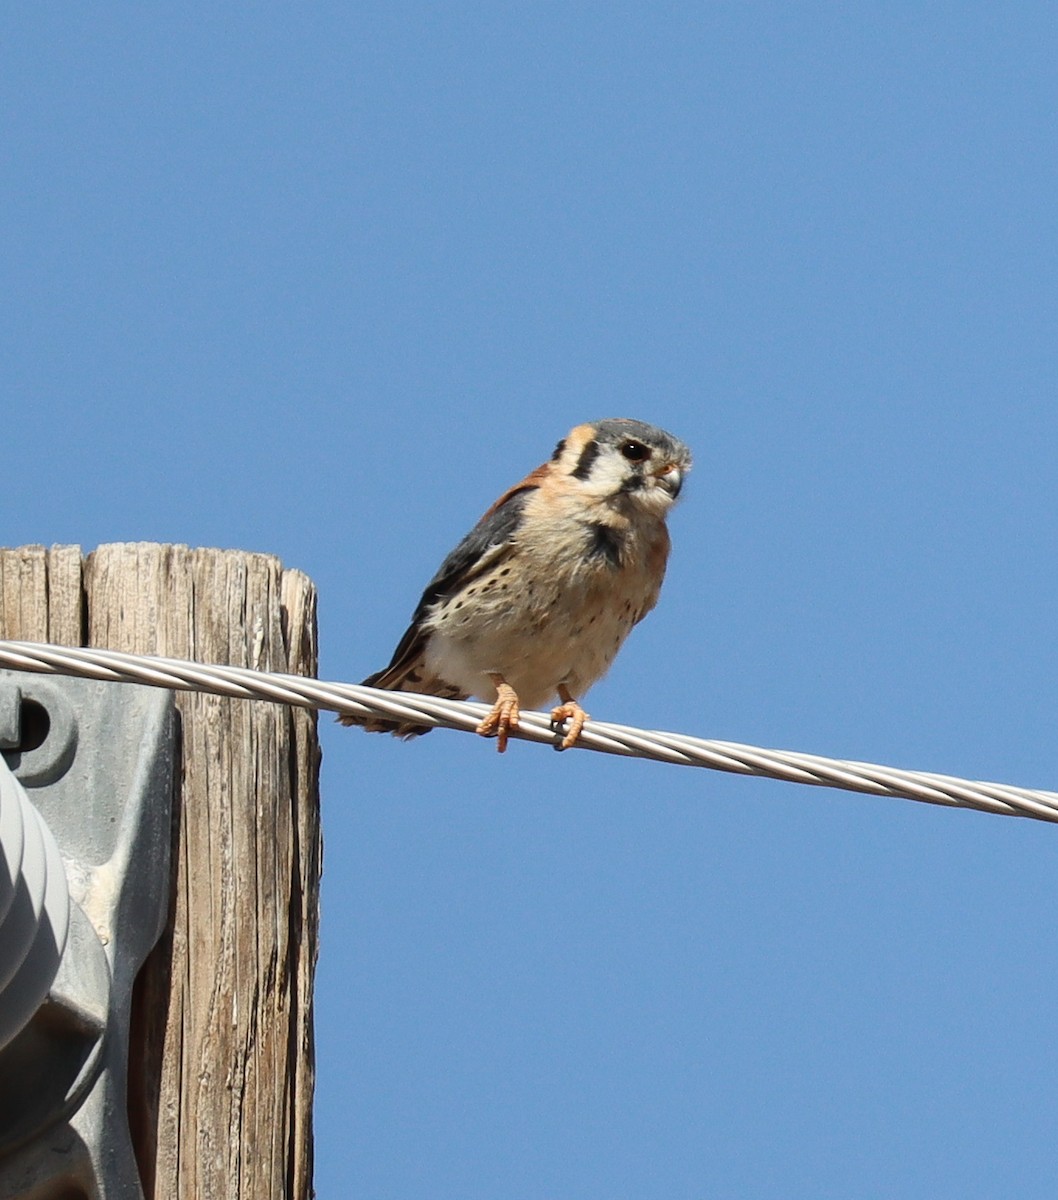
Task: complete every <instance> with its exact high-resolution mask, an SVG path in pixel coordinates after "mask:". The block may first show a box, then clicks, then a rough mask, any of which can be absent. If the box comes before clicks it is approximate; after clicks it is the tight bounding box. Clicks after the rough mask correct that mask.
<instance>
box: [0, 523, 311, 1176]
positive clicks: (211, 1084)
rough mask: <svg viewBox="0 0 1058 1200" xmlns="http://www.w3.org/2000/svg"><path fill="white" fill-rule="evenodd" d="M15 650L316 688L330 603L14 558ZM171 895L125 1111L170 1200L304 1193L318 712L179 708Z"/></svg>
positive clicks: (194, 575) (200, 580)
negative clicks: (217, 670) (142, 657)
mask: <svg viewBox="0 0 1058 1200" xmlns="http://www.w3.org/2000/svg"><path fill="white" fill-rule="evenodd" d="M0 621H2V625H0V630H2V633H3V636H5V637H12V638H15V637H17V638H26V639H30V640H41V641H43V640H51V641H56V642H62V643H63V644H74V645H76V644H85V645H90V646H100V647H106V648H109V649H115V650H126V651H132V652H139V653H155V654H164V655H170V656H172V657H177V658H193V659H198V660H199V661H203V662H220V663H232V664H235V665H238V666H247V667H254V668H260V669H263V670H277V671H290V672H294V673H297V674H305V675H315V673H316V666H317V658H316V653H317V646H316V593H315V588H314V587H313V585H312V583H311V581H310V580H309V579H307V578H306V577H305V576H304V575H302V574H301V573H300V572H297V571H285V570H284V569H283V568H282V565H281V564H280V563H279V561H278V560H277V559H275V558H273V557H271V556H269V555H265V554H251V553H244V552H241V551H222V550H209V549H204V550H203V549H188V548H187V547H186V546H161V545H154V544H150V543H135V544H117V545H108V546H101V547H100V548H99V549H98V550H95V551H94V552H93V553H91V554H90V555H89V556H88V557H87V559H86V560H85V561H84V564H83V570H82V563H81V557H80V552H79V551H78V550H77V548H76V547H60V548H56V549H54V550H52V551H45V550H43V548H41V547H23V548H22V549H19V550H5V551H0ZM176 702H177V706H178V709H179V712H180V717H181V727H182V769H181V779H180V780H179V781H178V793H179V794H178V797H177V804H176V817H175V820H176V827H175V829H174V863H173V893H172V896H173V900H172V910H171V915H170V921H169V924H168V927H167V930H166V934H165V935H164V937H163V939H162V942H161V943H160V945H159V946H158V948H157V949H156V950H155V952H154V953H153V954H152V956H151V958H150V959H149V960H148V963H147V965H146V966H145V968H144V970H143V972H142V973H141V978H140V980H139V981H138V984H137V996H136V1004H135V1008H136V1011H135V1014H134V1026H133V1036H134V1039H135V1044H136V1047H137V1048H136V1049H134V1052H133V1062H132V1064H131V1065H132V1068H133V1070H132V1072H131V1079H130V1110H131V1115H132V1118H133V1124H134V1132H135V1137H136V1140H137V1143H138V1154H139V1158H140V1163H141V1171H142V1173H143V1175H144V1183H145V1191H146V1193H147V1195H148V1196H153V1197H156V1198H157V1200H162V1198H163V1197H164V1198H165V1200H170V1198H177V1197H181V1198H182V1197H187V1198H188V1200H190V1198H192V1197H194V1198H209V1197H218V1198H224V1200H237V1198H239V1197H242V1198H244V1200H250V1198H252V1200H258V1198H263V1197H291V1198H298V1200H300V1198H302V1197H308V1196H309V1195H311V1191H312V1119H311V1113H312V1107H311V1106H312V1092H313V1083H314V1058H313V1038H312V982H313V973H314V968H315V961H316V951H317V932H318V898H319V874H320V832H319V796H318V773H319V761H320V755H319V745H318V741H317V738H316V722H315V714H313V713H310V712H307V711H305V710H302V709H291V708H287V707H285V706H282V705H277V704H268V703H264V702H260V701H245V700H227V699H222V698H220V697H216V696H205V695H199V694H194V693H184V692H181V693H177V700H176Z"/></svg>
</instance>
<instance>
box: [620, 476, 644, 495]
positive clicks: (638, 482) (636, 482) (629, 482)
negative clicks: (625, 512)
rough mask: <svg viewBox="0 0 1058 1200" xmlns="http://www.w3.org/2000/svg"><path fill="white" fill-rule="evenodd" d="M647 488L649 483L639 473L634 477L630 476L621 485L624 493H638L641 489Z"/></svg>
mask: <svg viewBox="0 0 1058 1200" xmlns="http://www.w3.org/2000/svg"><path fill="white" fill-rule="evenodd" d="M646 486H647V481H646V479H645V478H644V476H643V475H641V474H640V473H639V472H638V471H637V472H636V473H635V474H634V475H629V476H628V478H627V479H626V480H625V481H624V483H622V484H621V491H622V492H638V491H639V489H640V488H644V487H646Z"/></svg>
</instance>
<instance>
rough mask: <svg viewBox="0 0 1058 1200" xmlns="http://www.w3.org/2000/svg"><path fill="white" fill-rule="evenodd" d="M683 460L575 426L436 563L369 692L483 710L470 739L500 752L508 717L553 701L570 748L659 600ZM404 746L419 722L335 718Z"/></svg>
mask: <svg viewBox="0 0 1058 1200" xmlns="http://www.w3.org/2000/svg"><path fill="white" fill-rule="evenodd" d="M690 465H691V455H690V451H689V450H688V449H687V447H686V446H685V445H684V444H683V443H682V442H680V441H678V440H677V439H676V438H674V437H673V436H672V435H671V434H669V433H665V431H664V430H662V429H656V428H655V427H654V426H653V425H645V424H643V422H641V421H632V420H627V419H625V418H611V419H609V420H605V421H596V422H595V423H593V424H589V425H578V426H577V427H576V428H575V429H574V430H572V431H571V432H570V433H569V434H567V435H566V437H564V438H563V439H562V441H560V442H559V443H558V445H557V446H556V447H555V452H554V454H552V456H551V459H550V461H549V462H546V463H544V464H543V466H540V467H537V468H536V470H535V471H532V472H531V473H530V474H528V475H527V476H526V477H525V479H523V480H522V482H521V483H519V484H516V485H515V486H514V487H512V488H510V489H509V490H508V491H506V492H504V493H503V495H502V496H501V497H500V498H499V499H498V500H497V501H496V503H495V504H493V506H492V507H491V508H490V509H489V510H488V511H487V512H486V513H485V515H484V516H483V517H482V518H481V520H480V521H479V522H478V523H477V525H475V526H474V528H473V529H472V530H471V531H470V533H468V534H467V536H466V537H465V538H464V539H463V540H462V541H461V542H460V543H459V545H458V546H456V548H455V549H454V550H453V551H452V553H451V554H449V556H448V557H447V558H446V559H445V560H444V562H443V563H442V564H441V567H440V569H439V570H438V572H437V574H436V575H435V576H434V577H433V579H432V580H431V581H430V583H429V584H428V585H427V587H426V591H425V592H423V595H422V599H421V600H420V601H419V606H418V608H416V610H415V612H414V614H413V616H412V619H411V625H410V626H409V628H408V630H407V632H406V633H405V634H404V636H403V637H402V638H401V640H400V642H399V644H398V646H397V649H396V651H395V652H394V654H393V659H392V661H391V662H390V664H389V666H388V667H386V668H385V670H383V671H378V672H376V673H375V674H374V675H369V676H368V677H367V679H365V680H364V683H365V685H367V686H369V687H377V688H387V689H389V690H391V691H406V692H425V693H426V694H427V695H431V696H445V697H449V698H453V699H459V700H466V699H468V698H469V697H471V696H474V697H477V698H478V699H480V700H485V701H488V702H491V703H492V711H491V712H490V713H489V714H488V715H487V716H486V717H485V719H484V720H483V721H482V722H481V724H480V725H479V726H478V727H477V732H478V733H480V734H483V735H485V736H493V735H494V736H495V737H496V738H497V739H498V743H497V744H498V749H499V750H500V752H501V753H502V752H503V751H504V750H506V749H507V739H508V735H509V734H510V731H511V730H512V729H515V728H516V727H517V725H518V720H519V708H520V707H526V708H540V707H541V706H542V705H544V704H546V703H547V702H548V701H550V700H552V699H553V698H555V697H557V698H558V700H559V701H560V703H559V705H558V707H556V708H555V709H553V710H552V713H551V722H552V725H553V727H554V728H555V729H556V730H560V729H561V728H562V726H563V725H564V724H565V723H566V722H568V726H567V728H566V732H565V736H564V738H563V740H562V743H561V748H562V749H566V748H568V747H570V746H572V745H573V744H574V743H575V742H576V740H577V738H578V737H579V735H580V732H581V729H582V728H583V726H584V722H585V720H586V718H587V714H586V713H585V712H584V709H583V708H581V706H580V704H579V703H578V701H577V699H576V697H580V696H583V695H584V693H585V692H586V691H587V690H588V688H589V687H591V685H592V684H593V683H595V681H596V680H597V679H601V678H602V676H603V675H604V674H605V673H606V671H607V670H608V669H609V666H610V664H611V663H612V662H613V660H614V657H615V656H616V654H617V651H618V650H619V649H620V648H621V644H622V643H623V642H624V640H625V638H626V637H627V636H628V633H629V631H630V630H631V628H632V626H633V625H635V624H636V623H637V622H638V621H641V620H642V619H643V617H645V616H646V614H647V613H648V612H650V610H651V609H652V608H653V607H654V605H655V604H656V603H657V598H658V592H659V590H660V588H661V581H662V579H663V577H664V575H665V564H666V561H667V559H668V554H669V534H668V530H667V529H666V528H665V518H666V516H667V515H668V511H669V509H670V508H671V507H672V504H673V502H674V501H675V499H676V497H677V496H678V495H679V492H680V487H681V485H682V483H683V477H684V475H685V474H686V472H687V470H688V469H689V467H690ZM340 719H341V721H342V723H343V724H346V725H362V726H363V727H364V728H365V729H367V730H369V731H371V732H375V733H394V734H396V735H397V736H398V737H405V738H408V737H415V736H416V735H418V734H421V733H428V732H429V731H430V727H429V726H426V725H416V724H414V722H402V721H399V720H387V719H386V718H383V717H369V718H359V717H349V716H344V717H342V718H340Z"/></svg>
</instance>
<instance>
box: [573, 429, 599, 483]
mask: <svg viewBox="0 0 1058 1200" xmlns="http://www.w3.org/2000/svg"><path fill="white" fill-rule="evenodd" d="M598 457H599V443H598V442H597V441H596V440H595V439H594V438H592V440H591V441H590V442H586V443H585V445H584V449H583V450H582V451H581V452H580V458H578V459H577V465H576V466H575V467H574V468H573V478H574V479H587V478H588V476H589V475H590V474H591V467H592V463H594V462H595V460H596V459H597V458H598Z"/></svg>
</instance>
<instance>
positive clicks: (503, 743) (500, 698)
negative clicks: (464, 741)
mask: <svg viewBox="0 0 1058 1200" xmlns="http://www.w3.org/2000/svg"><path fill="white" fill-rule="evenodd" d="M495 682H496V703H495V704H494V705H493V706H492V711H491V712H490V713H489V714H488V716H486V717H485V719H484V721H482V722H481V724H480V725H479V726H478V727H477V730H476V732H477V733H480V734H481V736H482V737H495V738H496V749H497V750H498V751H499V752H500V754H502V753H503V752H504V751H505V750H506V749H507V738H508V737H509V736H510V732H511V730H512V729H517V728H518V722H519V720H520V719H521V715H522V714H521V712H520V711H519V708H518V693H517V692H516V691H515V690H514V688H512V687H511V685H510V684H509V683H505V682H504V681H503V680H502V679H501V680H497V681H495Z"/></svg>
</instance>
